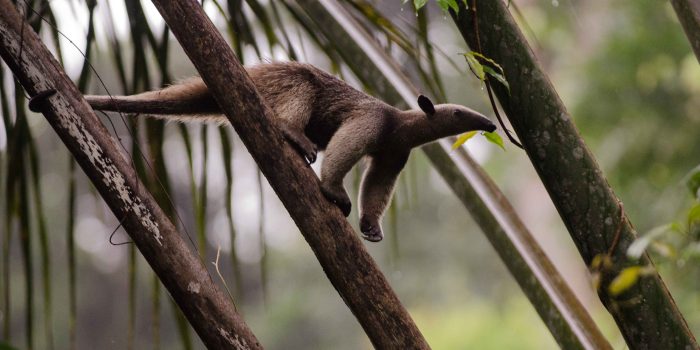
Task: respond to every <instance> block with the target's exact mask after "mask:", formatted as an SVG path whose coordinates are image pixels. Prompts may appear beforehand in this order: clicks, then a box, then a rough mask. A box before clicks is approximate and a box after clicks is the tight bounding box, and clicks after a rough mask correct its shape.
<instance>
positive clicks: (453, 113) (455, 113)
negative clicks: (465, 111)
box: [452, 109, 462, 117]
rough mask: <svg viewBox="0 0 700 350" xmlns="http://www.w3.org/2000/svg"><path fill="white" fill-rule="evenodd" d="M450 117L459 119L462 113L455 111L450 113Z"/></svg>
mask: <svg viewBox="0 0 700 350" xmlns="http://www.w3.org/2000/svg"><path fill="white" fill-rule="evenodd" d="M452 115H453V116H455V117H459V116H461V115H462V113H461V112H460V111H459V110H458V109H455V110H454V112H452Z"/></svg>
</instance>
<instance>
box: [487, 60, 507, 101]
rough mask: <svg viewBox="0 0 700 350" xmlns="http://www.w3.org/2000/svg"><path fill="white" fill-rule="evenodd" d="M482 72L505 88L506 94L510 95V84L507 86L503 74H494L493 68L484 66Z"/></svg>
mask: <svg viewBox="0 0 700 350" xmlns="http://www.w3.org/2000/svg"><path fill="white" fill-rule="evenodd" d="M484 72H486V74H488V75H490V76H492V77H493V78H494V79H496V80H498V82H499V83H501V84H502V85H503V86H505V87H506V90H508V94H509V95H510V84H508V81H507V80H506V78H505V77H504V76H503V74H501V73H498V72H496V71H495V70H493V68H491V67H489V66H484Z"/></svg>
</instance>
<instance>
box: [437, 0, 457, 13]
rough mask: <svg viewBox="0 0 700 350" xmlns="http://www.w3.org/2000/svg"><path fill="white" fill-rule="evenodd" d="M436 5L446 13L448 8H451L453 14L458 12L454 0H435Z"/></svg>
mask: <svg viewBox="0 0 700 350" xmlns="http://www.w3.org/2000/svg"><path fill="white" fill-rule="evenodd" d="M437 3H438V6H440V8H441V9H442V10H443V11H447V9H448V8H451V9H452V10H453V11H454V12H458V11H459V5H457V1H456V0H437Z"/></svg>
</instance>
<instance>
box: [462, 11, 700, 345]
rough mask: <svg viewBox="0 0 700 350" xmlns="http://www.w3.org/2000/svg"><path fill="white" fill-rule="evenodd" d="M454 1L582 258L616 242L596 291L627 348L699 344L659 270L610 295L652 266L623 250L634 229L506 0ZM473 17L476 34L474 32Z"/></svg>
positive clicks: (464, 32) (602, 251)
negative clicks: (635, 268)
mask: <svg viewBox="0 0 700 350" xmlns="http://www.w3.org/2000/svg"><path fill="white" fill-rule="evenodd" d="M459 4H460V11H459V15H456V14H455V13H454V12H451V14H452V17H453V19H454V20H455V23H456V24H457V27H458V28H459V30H460V32H461V33H462V36H463V37H464V39H465V40H466V41H467V43H468V44H469V46H470V47H471V48H472V49H473V48H475V47H477V40H480V41H481V48H482V49H483V53H484V55H486V56H487V57H489V58H491V59H493V60H495V61H496V62H497V63H498V64H500V65H501V66H502V67H503V69H504V71H505V77H506V79H507V80H508V82H509V84H510V91H508V90H506V89H505V88H504V87H503V86H502V85H500V84H499V83H498V82H496V81H495V80H494V81H492V83H493V84H492V86H493V87H494V90H495V92H496V95H497V96H498V99H499V100H500V102H501V105H502V107H503V109H504V110H505V111H506V114H507V115H508V116H510V122H511V125H513V128H514V129H515V131H516V133H517V134H518V136H519V138H520V141H521V142H522V144H523V146H524V147H525V150H526V151H527V154H528V156H529V157H530V160H531V161H532V164H533V165H534V167H535V169H536V170H537V172H538V174H539V176H540V178H541V179H542V182H543V183H544V185H545V187H546V188H547V191H548V192H549V195H550V197H551V198H552V201H553V202H554V205H555V206H556V208H557V210H558V211H559V214H560V216H561V217H562V219H563V221H564V223H565V225H566V227H567V228H568V230H569V232H570V234H571V237H572V238H573V240H574V243H575V244H576V246H577V248H578V250H579V252H580V253H581V256H582V257H583V260H584V261H585V263H586V264H587V265H589V266H590V264H591V262H592V260H593V258H594V257H596V256H598V255H602V256H605V255H607V254H608V251H609V249H610V247H611V245H613V242H617V244H616V245H615V247H614V248H615V249H613V250H612V252H611V255H612V259H613V261H614V264H613V265H614V266H613V267H612V269H611V270H610V271H605V272H606V274H605V276H606V279H605V280H604V281H603V282H604V283H603V284H602V285H603V288H600V289H599V290H598V294H599V296H600V299H601V300H602V302H603V304H604V305H605V306H606V307H607V308H608V310H609V311H610V313H611V314H612V316H613V317H614V318H615V321H616V322H617V324H618V327H619V328H620V331H621V332H622V334H623V336H624V337H625V340H626V341H627V344H628V345H629V347H630V348H632V349H685V348H690V349H696V348H698V345H697V343H696V342H695V338H694V336H693V335H692V333H691V332H690V330H689V329H688V326H687V324H686V322H685V320H684V319H683V316H682V315H681V314H680V312H679V311H678V308H677V306H676V304H675V302H674V301H673V298H672V297H671V295H670V293H669V292H668V290H667V289H666V286H665V285H664V283H663V281H662V280H661V277H660V276H659V275H658V274H653V275H651V276H645V277H642V278H641V279H640V281H639V282H638V283H637V284H636V285H634V286H633V287H632V288H630V289H628V290H627V291H626V292H625V293H623V294H622V295H621V296H619V297H613V296H612V295H610V294H608V293H607V288H605V286H606V283H609V281H610V278H611V277H613V276H616V275H617V274H618V273H619V271H620V270H621V269H622V268H624V267H625V266H628V265H631V264H639V265H645V266H646V265H651V264H652V262H651V260H650V259H649V257H648V256H647V255H646V254H645V255H644V256H643V257H642V258H641V259H640V260H639V261H636V262H630V261H628V260H627V257H626V254H625V253H626V251H627V247H628V246H629V245H630V244H631V243H632V241H634V239H635V237H636V233H635V232H634V229H633V228H632V225H631V224H630V222H629V220H628V219H627V217H626V215H624V213H621V212H620V211H621V210H622V207H621V205H620V201H619V199H618V198H617V197H616V196H615V194H614V193H613V191H612V189H611V188H610V186H609V185H608V182H607V180H606V179H605V177H604V176H603V173H602V171H601V170H600V168H599V167H598V164H597V163H596V161H595V158H594V157H593V155H592V154H591V152H590V151H589V149H588V147H587V146H586V144H585V143H584V141H583V139H582V138H581V137H580V135H579V133H578V130H577V129H576V126H575V125H574V124H573V121H572V120H571V116H570V115H569V113H568V111H567V110H566V107H564V105H563V103H562V102H561V100H560V99H559V96H558V95H557V93H556V91H555V90H554V87H553V86H552V85H551V83H550V82H549V79H548V78H547V76H546V75H545V73H544V72H543V71H542V69H541V68H540V67H539V65H538V63H537V60H536V58H535V57H534V55H533V53H532V50H531V49H530V47H529V46H528V44H527V42H526V40H525V38H524V37H523V35H522V33H521V32H520V30H519V28H518V27H517V25H516V24H515V21H514V20H513V18H512V17H511V15H510V13H509V12H508V9H507V8H506V4H505V3H504V2H503V1H501V0H479V1H478V2H477V1H474V0H470V1H469V10H467V9H466V8H465V7H464V5H463V3H462V2H459ZM477 5H478V9H477V8H476V6H477ZM475 19H476V20H478V27H479V28H480V30H479V35H480V37H479V39H477V37H476V36H475V33H474V30H473V28H474V20H475ZM618 239H619V241H618Z"/></svg>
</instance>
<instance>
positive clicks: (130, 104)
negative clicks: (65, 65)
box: [85, 78, 226, 122]
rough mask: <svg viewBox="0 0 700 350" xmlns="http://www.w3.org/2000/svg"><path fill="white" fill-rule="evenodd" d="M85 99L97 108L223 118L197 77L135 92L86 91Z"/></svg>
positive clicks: (166, 116) (181, 118) (169, 116)
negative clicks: (116, 93)
mask: <svg viewBox="0 0 700 350" xmlns="http://www.w3.org/2000/svg"><path fill="white" fill-rule="evenodd" d="M85 99H86V100H87V102H88V103H89V104H90V106H92V108H94V109H96V110H101V111H114V112H122V113H139V114H144V115H150V116H153V117H155V118H159V119H167V120H177V121H205V120H207V121H208V120H211V121H215V122H225V121H226V118H225V117H224V116H223V114H221V110H220V109H219V106H218V105H217V104H216V101H214V98H213V97H212V96H211V94H210V93H209V90H208V89H207V87H206V85H205V84H204V82H203V81H202V79H201V78H191V79H188V80H185V81H183V82H180V83H177V84H175V85H171V86H169V87H167V88H165V89H162V90H157V91H149V92H144V93H141V94H138V95H132V96H103V95H100V96H95V95H86V96H85ZM203 119H205V120H203Z"/></svg>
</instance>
